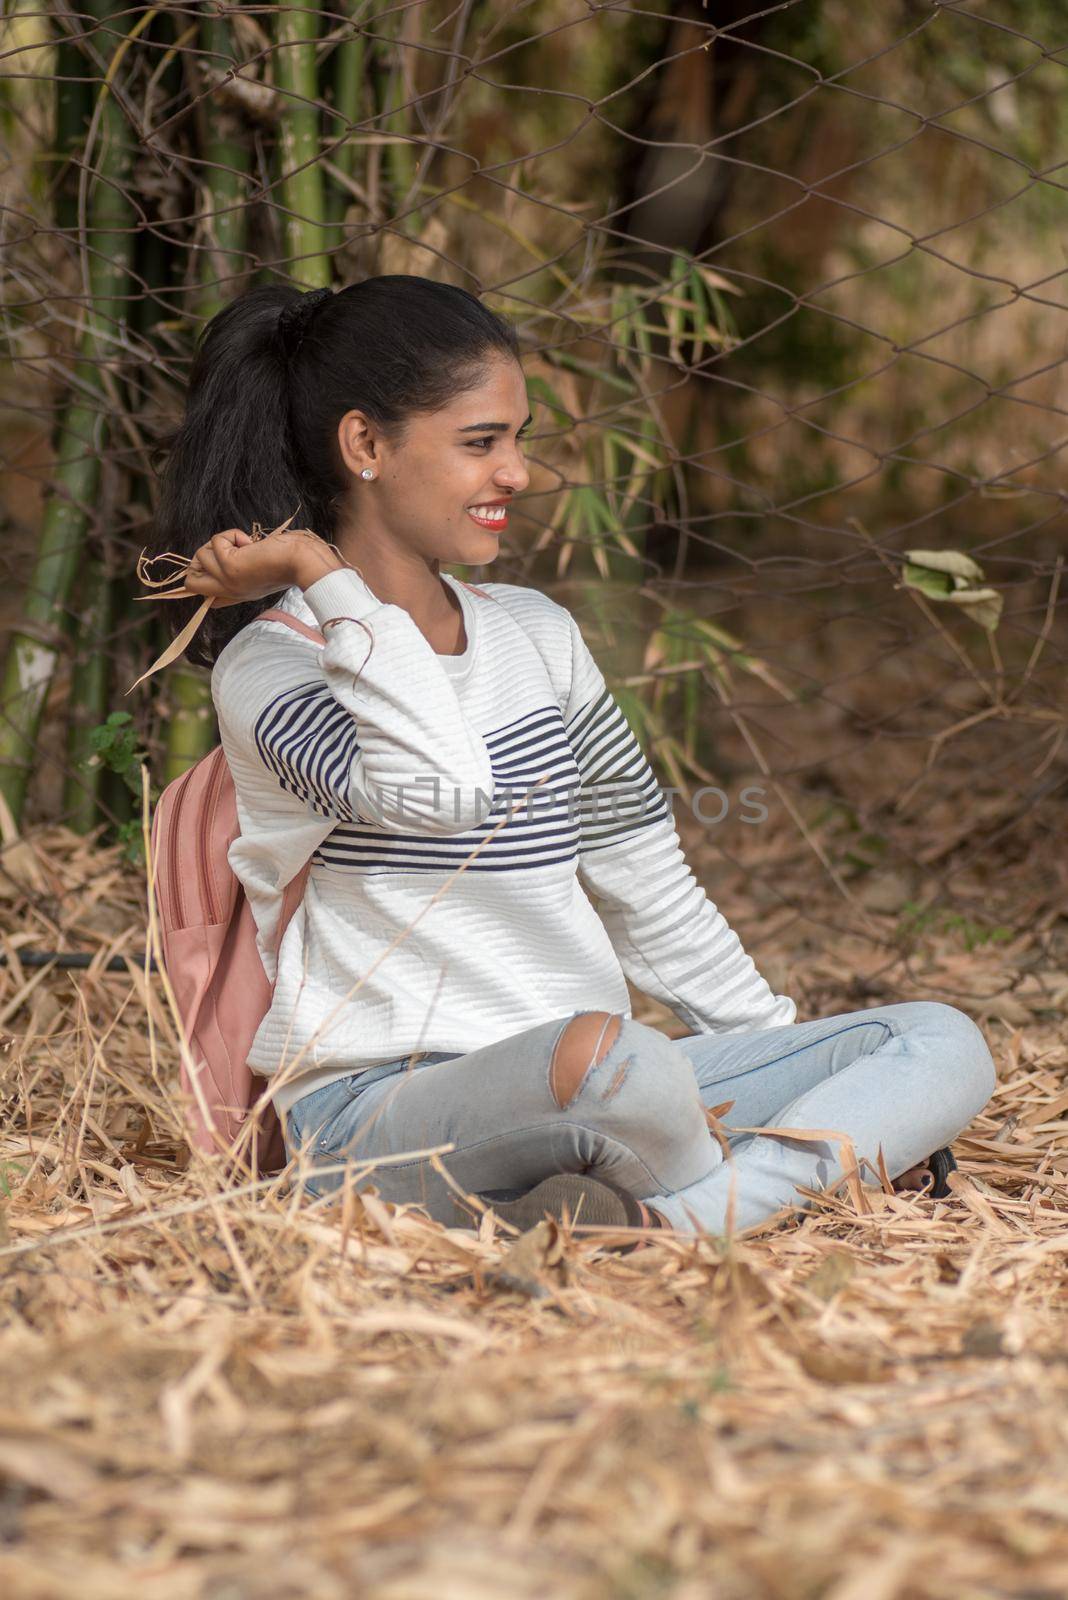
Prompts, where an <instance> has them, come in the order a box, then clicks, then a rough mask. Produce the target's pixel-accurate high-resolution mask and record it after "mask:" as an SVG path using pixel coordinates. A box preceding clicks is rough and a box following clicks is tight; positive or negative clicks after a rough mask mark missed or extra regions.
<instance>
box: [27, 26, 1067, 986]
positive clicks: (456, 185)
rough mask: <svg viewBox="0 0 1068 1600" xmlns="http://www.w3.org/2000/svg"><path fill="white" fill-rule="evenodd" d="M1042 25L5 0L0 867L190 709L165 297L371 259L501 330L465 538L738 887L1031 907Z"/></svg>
mask: <svg viewBox="0 0 1068 1600" xmlns="http://www.w3.org/2000/svg"><path fill="white" fill-rule="evenodd" d="M1066 51H1068V27H1066V24H1065V19H1064V16H1063V14H1062V12H1061V8H1060V7H1059V6H1057V5H1055V4H1053V3H1052V0H1029V3H1028V4H1027V5H1026V6H1025V5H1024V4H1022V3H1020V0H991V3H989V4H972V3H959V4H957V3H952V4H951V3H947V4H937V3H929V0H884V3H882V4H880V5H878V6H870V7H861V8H858V7H857V6H855V5H851V4H847V3H846V0H788V3H785V4H776V5H769V6H764V7H761V8H753V7H751V6H748V5H744V4H736V3H733V0H727V3H724V4H719V5H702V4H684V5H681V6H678V5H676V6H668V5H666V4H663V3H660V0H654V3H651V4H640V5H639V4H629V3H620V4H601V5H591V4H585V3H581V4H580V3H577V0H538V3H537V4H536V5H528V6H525V7H524V6H501V5H494V4H485V3H478V0H459V3H457V0H448V3H446V0H440V3H436V0H435V3H431V0H427V3H423V0H410V3H407V4H396V5H376V4H365V5H361V4H344V5H341V4H339V5H337V6H334V7H312V6H302V5H293V6H263V5H244V4H233V5H230V4H224V3H219V4H196V5H184V4H172V5H166V6H152V7H149V6H141V5H127V6H121V5H114V4H112V3H110V0H92V3H91V4H83V5H82V6H73V5H69V4H67V3H65V0H62V3H59V4H57V5H55V6H50V7H48V8H38V7H36V6H34V5H33V4H32V3H22V4H16V5H12V6H9V8H8V9H7V14H6V19H5V21H4V23H3V50H2V60H3V70H4V73H5V91H4V103H3V108H2V124H0V140H2V143H3V147H4V160H3V167H2V176H0V191H2V204H3V249H4V262H5V267H6V271H5V274H4V288H3V320H4V331H5V336H6V359H5V362H4V367H3V403H4V410H5V426H4V429H3V445H2V450H3V459H2V478H0V486H2V500H0V515H2V516H3V519H4V539H3V545H2V547H0V548H2V553H0V564H2V571H3V579H4V582H3V587H2V598H0V606H2V613H0V616H2V622H3V626H4V630H5V633H6V637H7V662H6V669H5V677H4V685H3V696H2V699H3V716H2V717H0V770H2V773H3V793H4V795H5V797H6V799H5V806H4V818H3V831H4V838H5V844H4V852H3V853H0V871H2V870H3V861H4V854H6V852H7V851H9V850H11V849H13V848H16V846H17V842H18V838H19V832H20V831H21V835H22V837H23V838H26V837H32V835H33V833H34V831H35V830H43V829H50V828H54V827H55V826H56V825H57V824H60V823H62V824H66V825H67V826H69V827H71V828H72V829H74V830H75V831H76V832H78V833H79V834H83V835H84V834H86V833H88V832H91V830H93V829H94V828H98V827H101V826H102V827H103V834H102V836H103V837H104V838H106V839H114V838H116V837H118V838H121V839H123V840H124V842H125V843H126V845H127V847H128V849H129V851H130V854H131V855H132V856H136V854H137V850H138V847H139V838H140V828H141V820H140V815H139V811H140V806H139V801H138V799H137V795H138V794H139V792H140V783H139V778H138V769H139V765H140V761H141V758H142V756H147V759H148V761H149V765H150V771H151V773H152V780H153V784H154V786H155V789H156V790H158V788H159V787H160V786H161V785H162V784H163V783H164V782H165V781H168V780H169V779H170V778H171V777H173V776H176V775H177V774H178V773H179V772H180V771H182V770H184V768H185V767H187V766H188V765H189V763H190V762H191V761H192V760H194V759H196V758H197V757H198V756H199V755H200V754H202V753H203V752H204V751H205V750H206V749H207V748H209V747H210V745H211V743H212V742H213V741H214V737H215V734H214V729H213V725H212V722H211V703H210V695H209V693H208V677H207V674H206V673H205V672H204V671H203V670H201V669H195V668H190V667H188V666H184V667H182V668H180V669H171V670H170V671H169V672H168V673H166V674H163V675H161V676H160V677H158V678H153V679H150V680H149V681H148V682H147V683H146V684H145V685H143V686H142V687H141V688H139V689H138V690H137V691H136V692H135V693H134V694H133V695H131V696H130V697H129V698H127V697H126V690H127V689H128V687H129V685H130V684H132V683H133V681H134V679H135V678H137V677H138V675H139V674H140V673H141V672H142V671H143V670H144V668H145V667H146V665H147V664H148V663H149V662H150V661H151V660H153V659H154V658H155V656H156V655H157V654H158V653H159V651H160V650H161V649H162V648H163V645H164V643H165V642H166V638H165V635H164V633H163V630H162V624H161V621H160V619H159V617H158V615H156V614H155V613H156V612H157V611H158V610H159V609H161V608H155V607H153V606H152V605H151V604H142V603H139V602H138V595H139V593H141V592H142V591H141V590H140V586H139V584H138V582H137V579H136V574H135V567H136V561H137V556H138V553H139V552H140V551H141V550H142V548H143V547H144V546H145V544H146V543H147V542H148V538H149V534H150V531H151V521H152V509H153V504H154V497H155V493H156V483H157V473H158V468H159V465H160V449H159V447H160V442H161V440H163V439H164V438H165V437H166V435H167V432H168V430H169V429H170V428H171V427H173V425H174V423H175V422H176V421H177V420H178V417H179V415H180V412H181V406H182V395H183V385H184V381H185V378H186V375H187V373H188V370H189V365H190V360H191V355H192V349H193V342H194V339H195V336H196V334H197V332H198V331H199V329H200V328H201V327H203V326H204V324H205V323H206V322H207V321H208V320H209V319H210V317H211V316H212V315H214V313H215V312H216V311H217V310H218V309H220V307H221V306H222V305H224V304H225V303H226V302H227V301H228V299H229V298H231V297H232V296H233V295H234V294H236V293H238V292H240V291H241V290H242V289H244V288H246V287H248V286H250V285H251V284H256V283H274V282H287V283H288V282H292V283H296V284H298V285H300V286H302V287H305V288H310V287H315V286H319V285H322V284H332V285H334V286H342V285H345V284H347V283H350V282H352V281H354V280H356V279H359V278H360V277H363V276H366V275H370V274H374V273H379V272H397V271H401V272H414V273H421V274H425V275H427V276H430V277H438V278H443V279H445V280H447V281H449V282H452V283H456V284H460V285H461V286H463V287H465V288H468V289H471V290H472V291H474V292H477V293H479V294H480V295H482V296H483V297H484V298H485V299H486V301H487V302H488V303H489V304H490V305H491V306H492V307H493V308H494V309H495V310H498V311H500V312H501V313H503V314H504V315H505V316H507V317H508V318H510V319H511V320H512V321H513V323H514V324H515V326H516V327H517V330H518V331H519V334H520V338H521V341H522V345H523V349H524V365H525V368H526V371H527V376H528V383H529V391H530V396H531V402H532V411H533V413H534V417H535V426H534V429H533V432H532V435H531V439H530V442H529V445H528V450H527V459H528V464H529V466H530V469H531V484H530V489H529V491H528V493H527V494H526V495H525V496H524V497H523V499H522V500H521V502H520V503H519V504H518V505H517V506H516V507H515V508H514V511H513V516H512V530H513V531H512V532H511V534H510V537H509V540H508V541H507V543H506V545H505V546H503V547H502V551H501V555H500V558H499V559H498V560H497V561H496V562H494V563H493V566H492V569H488V568H486V569H481V568H472V569H463V570H462V571H460V573H459V575H461V576H466V577H469V578H471V579H472V580H473V581H475V582H477V581H478V580H479V579H480V578H485V579H493V580H496V581H504V582H512V583H518V584H534V585H536V586H538V587H540V588H542V589H544V590H545V591H546V592H548V593H550V594H551V595H553V596H554V597H555V598H557V599H559V600H561V601H562V602H563V603H564V604H566V605H568V606H569V607H570V608H571V609H572V610H573V611H574V612H575V614H576V616H577V617H578V619H579V621H580V623H581V624H582V626H583V629H584V631H585V632H586V634H587V637H588V638H589V640H590V643H591V646H592V647H593V648H594V650H595V652H596V653H597V655H598V657H599V659H600V660H601V662H602V664H603V665H604V667H605V670H606V673H607V675H608V677H609V681H610V684H611V685H612V687H613V689H614V690H615V692H616V693H617V697H618V698H619V699H620V701H621V703H622V704H623V706H624V709H625V711H626V713H627V715H628V717H629V718H630V720H631V721H632V723H633V725H634V726H635V729H636V731H638V733H639V735H640V737H641V739H642V742H643V745H644V747H645V748H646V750H647V753H648V754H649V756H650V759H651V760H652V761H653V763H654V766H656V768H657V771H658V774H659V775H660V776H661V778H662V780H663V782H664V784H665V785H670V786H672V787H673V788H675V789H676V790H677V791H678V801H677V803H676V815H677V817H678V818H679V822H680V831H682V832H683V834H684V839H685V841H686V842H687V843H689V844H691V845H692V846H693V848H694V850H695V851H696V852H698V853H697V855H696V857H695V859H697V860H700V859H701V857H700V854H699V852H700V848H701V847H702V846H704V845H707V846H708V847H709V848H710V850H711V851H712V855H713V856H714V858H715V860H716V861H717V862H719V863H734V867H735V869H736V877H735V881H736V883H737V885H738V886H739V887H740V888H741V889H743V890H744V891H745V892H747V893H748V894H749V897H750V898H749V901H748V904H749V906H750V918H751V920H752V922H753V924H754V925H755V926H757V927H758V928H759V929H760V931H761V932H762V934H763V935H764V936H765V937H766V938H767V939H769V940H774V939H775V938H779V939H781V940H783V941H785V942H789V940H790V939H793V938H796V937H797V936H798V927H797V925H798V921H799V919H801V922H802V925H803V927H805V928H807V929H808V933H809V935H810V936H811V937H812V938H816V939H818V938H819V936H820V928H821V927H826V926H827V925H829V923H830V922H832V921H834V920H835V919H837V918H842V919H845V920H846V921H847V922H848V924H849V925H850V926H851V927H855V928H856V929H857V930H858V931H860V932H863V933H865V934H866V935H870V936H874V937H876V938H877V939H883V940H890V941H893V940H894V939H897V938H899V937H900V936H908V935H910V934H911V933H916V932H917V931H922V930H923V929H924V928H925V927H929V926H932V925H937V926H939V927H941V928H943V929H946V928H954V929H956V930H957V932H958V933H959V936H960V938H961V940H962V941H963V944H964V945H965V946H966V947H967V949H969V950H971V949H973V948H975V947H977V946H978V945H981V944H983V943H985V942H989V941H992V940H997V939H1002V938H1008V937H1010V936H1011V935H1013V934H1014V933H1016V932H1018V931H1019V929H1020V928H1021V927H1022V926H1024V925H1027V926H1031V927H1034V928H1036V929H1039V930H1044V931H1045V932H1049V931H1050V930H1054V929H1055V927H1056V924H1057V921H1058V919H1059V918H1060V917H1061V916H1062V914H1063V908H1064V906H1065V903H1066V895H1065V890H1066V887H1068V885H1066V882H1065V872H1066V869H1065V867H1064V864H1063V851H1062V850H1061V849H1060V848H1059V841H1060V837H1061V829H1062V827H1063V822H1064V791H1065V781H1066V776H1068V751H1066V748H1065V730H1066V698H1065V689H1064V682H1065V674H1064V666H1065V649H1066V631H1065V609H1064V600H1065V595H1064V585H1063V583H1062V562H1063V552H1064V530H1065V520H1064V509H1065V508H1064V500H1065V491H1064V487H1063V483H1062V479H1063V459H1064V458H1063V450H1064V442H1065V438H1066V426H1065V419H1066V414H1068V413H1066V408H1065V377H1064V357H1063V353H1062V352H1063V349H1064V343H1065V333H1066V313H1068V298H1066V281H1065V275H1066V271H1068V262H1066V259H1065V250H1064V243H1063V240H1064V227H1063V221H1064V215H1065V188H1066V179H1065V171H1066V169H1065V167H1064V165H1063V163H1064V161H1065V159H1066V154H1068V146H1066V138H1065V135H1066V133H1068V74H1066V71H1065V67H1066V64H1068V57H1066ZM116 713H117V714H118V715H117V716H116ZM698 791H700V793H699V792H698ZM754 791H757V793H755V794H754ZM743 794H744V795H746V796H747V797H748V798H747V799H744V800H743V798H742V796H743ZM680 802H681V804H680ZM710 860H711V857H710ZM710 871H711V868H710ZM791 930H793V931H791ZM873 992H874V991H873Z"/></svg>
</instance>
